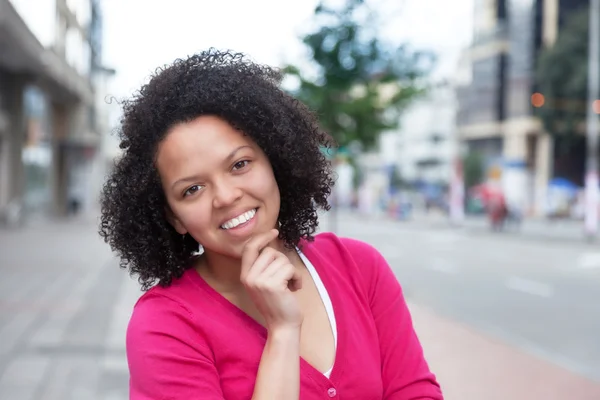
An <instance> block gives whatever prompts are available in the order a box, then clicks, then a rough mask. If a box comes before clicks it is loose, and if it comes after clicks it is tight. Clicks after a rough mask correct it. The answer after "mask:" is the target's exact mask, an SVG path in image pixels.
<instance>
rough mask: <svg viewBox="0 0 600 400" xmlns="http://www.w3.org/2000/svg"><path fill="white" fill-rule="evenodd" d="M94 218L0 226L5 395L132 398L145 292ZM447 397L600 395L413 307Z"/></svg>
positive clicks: (489, 399) (1, 386) (57, 399)
mask: <svg viewBox="0 0 600 400" xmlns="http://www.w3.org/2000/svg"><path fill="white" fill-rule="evenodd" d="M96 230H97V229H96V223H95V220H94V219H93V218H92V219H83V220H72V221H69V222H57V221H53V222H52V221H50V222H47V223H42V224H39V225H33V226H32V225H30V226H28V227H25V228H23V229H20V230H0V338H1V340H0V399H5V398H6V399H11V400H34V399H35V400H65V399H76V400H126V399H127V398H128V371H127V363H126V358H125V347H124V338H125V329H126V326H127V323H128V320H129V316H130V314H131V310H132V307H133V304H134V302H135V301H136V299H137V297H138V296H139V295H140V291H139V287H138V285H137V282H135V281H134V280H132V279H130V278H128V276H127V274H126V272H125V271H122V270H120V269H119V268H118V266H117V261H116V260H115V259H114V258H113V256H112V255H111V253H110V250H109V248H108V246H107V245H105V244H104V243H103V242H102V241H101V240H100V239H99V237H98V236H97V233H96ZM410 308H411V311H412V314H413V318H414V321H415V326H416V329H417V332H418V334H419V336H420V338H421V340H422V342H423V345H424V348H425V353H426V356H427V358H428V361H429V363H430V365H431V368H432V369H433V371H434V372H435V373H436V375H437V376H438V379H439V381H440V383H441V384H442V387H443V389H444V392H445V395H446V400H481V399H485V400H496V399H497V400H538V399H539V400H572V399H577V400H598V399H600V384H596V383H593V382H590V381H587V380H585V379H583V378H580V377H577V376H575V375H573V374H571V373H569V372H567V371H565V370H563V369H561V368H558V367H555V366H553V365H551V364H549V363H547V362H545V361H542V360H539V359H537V358H535V357H534V356H530V355H527V354H525V353H523V352H521V351H518V350H516V349H513V348H512V347H509V346H507V345H505V344H503V343H501V342H499V341H496V340H493V339H490V338H488V337H486V336H485V335H482V334H479V333H477V332H475V331H473V330H471V329H470V328H468V327H466V326H464V325H461V324H458V323H455V322H453V321H451V320H448V319H445V318H441V317H440V316H438V315H436V314H435V313H434V312H432V311H431V310H429V309H426V308H424V307H421V306H419V305H418V304H410Z"/></svg>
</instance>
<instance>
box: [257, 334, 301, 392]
mask: <svg viewBox="0 0 600 400" xmlns="http://www.w3.org/2000/svg"><path fill="white" fill-rule="evenodd" d="M299 376H300V329H289V330H280V331H275V332H273V333H271V332H269V336H268V338H267V343H266V345H265V349H264V350H263V354H262V358H261V360H260V366H259V367H258V375H257V377H256V384H255V386H254V395H253V396H252V400H263V399H264V400H266V399H284V398H289V399H291V398H296V399H297V398H298V393H299V392H300V382H299ZM288 396H290V397H288Z"/></svg>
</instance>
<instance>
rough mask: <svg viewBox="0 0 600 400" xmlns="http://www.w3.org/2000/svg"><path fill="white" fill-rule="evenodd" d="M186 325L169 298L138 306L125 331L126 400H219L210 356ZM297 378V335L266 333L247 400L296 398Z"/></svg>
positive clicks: (295, 331) (187, 320) (184, 313)
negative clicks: (128, 390)
mask: <svg viewBox="0 0 600 400" xmlns="http://www.w3.org/2000/svg"><path fill="white" fill-rule="evenodd" d="M191 321H192V317H191V315H190V314H189V313H188V312H187V311H186V310H185V309H184V308H183V307H182V306H180V305H179V304H178V303H176V302H175V301H173V300H171V299H169V298H166V297H163V296H152V297H148V298H146V299H143V300H142V301H141V302H140V303H138V305H137V306H136V308H135V310H134V314H133V316H132V318H131V321H130V323H129V328H128V331H127V359H128V363H129V371H130V395H129V396H130V397H129V398H130V400H166V399H169V400H184V399H185V400H192V399H199V398H202V399H204V400H223V399H224V395H223V392H222V390H221V384H220V378H219V373H218V371H217V368H216V366H215V363H214V360H213V357H212V352H211V350H210V349H209V348H208V347H207V346H203V345H202V344H201V338H200V337H199V336H198V333H197V332H195V331H194V329H193V327H192V326H191ZM192 344H194V345H192ZM299 376H300V329H299V328H298V329H286V330H284V329H278V330H274V331H273V332H269V336H268V338H267V342H266V345H265V348H264V350H263V354H262V358H261V361H260V365H259V369H258V375H257V378H256V383H255V388H254V394H253V396H252V399H253V400H266V399H282V398H289V399H291V398H298V393H299V390H300V388H299ZM294 396H295V397H294Z"/></svg>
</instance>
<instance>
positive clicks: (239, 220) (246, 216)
mask: <svg viewBox="0 0 600 400" xmlns="http://www.w3.org/2000/svg"><path fill="white" fill-rule="evenodd" d="M255 214H256V209H254V210H250V211H246V212H245V213H243V214H242V215H238V216H237V217H235V218H232V219H230V220H229V221H227V222H225V223H224V224H223V225H221V228H223V229H231V228H235V227H236V226H238V225H240V224H243V223H245V222H248V221H250V220H251V219H252V218H254V215H255Z"/></svg>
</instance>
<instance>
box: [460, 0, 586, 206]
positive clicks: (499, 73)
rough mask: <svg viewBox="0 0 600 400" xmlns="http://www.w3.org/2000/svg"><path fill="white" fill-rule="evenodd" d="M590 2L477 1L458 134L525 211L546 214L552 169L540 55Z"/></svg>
mask: <svg viewBox="0 0 600 400" xmlns="http://www.w3.org/2000/svg"><path fill="white" fill-rule="evenodd" d="M585 4H587V0H475V9H474V13H475V15H474V19H475V21H476V24H475V32H474V40H473V44H472V46H471V47H470V48H469V49H468V50H467V51H466V52H465V54H464V59H463V65H462V68H463V75H464V76H463V81H462V83H461V85H460V86H459V87H458V88H457V97H458V102H459V110H458V114H457V127H458V135H459V137H460V138H461V140H462V142H463V143H464V144H465V147H466V148H467V151H477V152H479V153H480V154H481V155H482V156H483V158H484V159H485V162H486V169H487V170H488V171H495V173H494V174H492V175H493V177H494V178H497V179H499V180H500V181H501V184H502V187H503V189H504V192H505V194H506V196H507V200H508V201H509V203H512V205H513V206H515V207H518V208H520V209H522V210H523V211H524V212H526V213H530V214H538V215H540V214H543V213H544V210H545V204H546V199H547V187H548V182H549V180H550V179H551V178H552V174H553V171H552V165H553V158H554V157H553V153H554V152H553V140H552V138H551V136H549V135H548V134H547V133H546V132H544V130H543V127H542V125H541V123H540V121H539V120H538V119H537V118H535V117H534V116H533V105H532V102H531V96H532V94H533V93H535V92H536V84H535V69H536V60H537V57H538V54H539V52H540V51H541V50H542V49H543V48H544V47H545V46H552V45H553V43H554V42H555V41H556V38H557V36H558V32H559V30H560V26H561V24H562V22H563V19H564V16H565V15H567V14H568V12H569V11H570V10H573V9H576V8H578V7H580V6H582V5H585ZM498 171H500V172H498Z"/></svg>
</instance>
